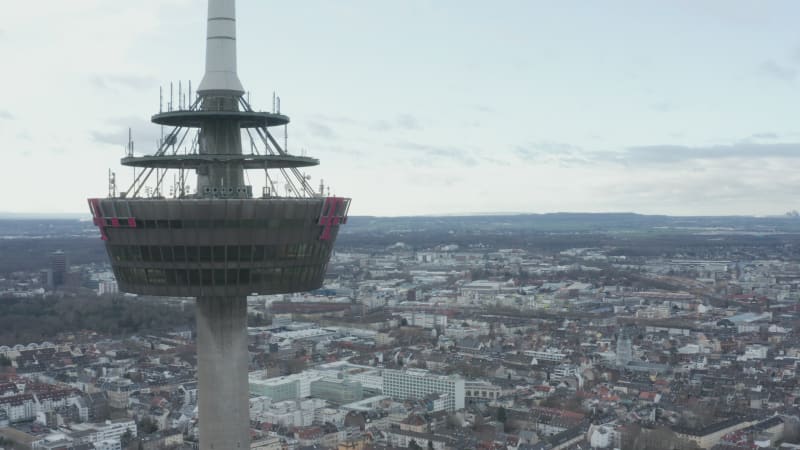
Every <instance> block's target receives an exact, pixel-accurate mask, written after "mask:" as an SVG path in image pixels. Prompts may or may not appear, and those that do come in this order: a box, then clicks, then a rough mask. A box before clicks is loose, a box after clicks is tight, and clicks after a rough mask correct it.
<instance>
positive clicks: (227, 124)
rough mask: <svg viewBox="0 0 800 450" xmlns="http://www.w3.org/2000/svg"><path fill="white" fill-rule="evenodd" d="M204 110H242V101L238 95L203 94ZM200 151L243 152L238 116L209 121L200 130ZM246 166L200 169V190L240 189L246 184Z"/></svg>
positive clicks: (224, 165)
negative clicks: (240, 106)
mask: <svg viewBox="0 0 800 450" xmlns="http://www.w3.org/2000/svg"><path fill="white" fill-rule="evenodd" d="M202 102H203V103H202V106H201V109H202V110H205V111H238V110H239V108H238V105H239V100H238V98H237V97H234V96H217V95H214V96H208V95H207V96H203V100H202ZM199 136H200V139H199V148H198V150H199V153H200V154H201V155H241V154H242V132H241V123H240V122H239V120H237V119H236V118H232V119H219V120H214V121H207V122H206V123H205V124H203V127H202V128H201V129H200V135H199ZM244 184H245V183H244V167H243V166H242V163H241V162H240V161H239V162H237V161H231V162H228V163H226V164H209V165H207V166H204V167H199V168H198V169H197V192H203V190H204V189H205V188H206V187H211V188H214V187H216V188H226V187H233V188H239V187H242V186H244Z"/></svg>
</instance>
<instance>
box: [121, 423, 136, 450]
mask: <svg viewBox="0 0 800 450" xmlns="http://www.w3.org/2000/svg"><path fill="white" fill-rule="evenodd" d="M119 440H120V443H121V444H122V448H128V445H129V444H130V443H131V440H133V433H131V430H130V428H129V429H127V430H125V433H123V434H122V436H120V438H119Z"/></svg>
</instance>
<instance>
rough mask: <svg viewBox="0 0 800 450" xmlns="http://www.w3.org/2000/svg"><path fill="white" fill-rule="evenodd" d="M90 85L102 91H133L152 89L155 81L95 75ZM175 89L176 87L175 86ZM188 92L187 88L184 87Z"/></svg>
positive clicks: (136, 76) (111, 75)
mask: <svg viewBox="0 0 800 450" xmlns="http://www.w3.org/2000/svg"><path fill="white" fill-rule="evenodd" d="M90 81H91V82H92V84H93V85H94V86H96V87H98V88H102V89H114V88H120V87H122V88H126V89H133V90H146V89H152V88H153V87H154V86H156V84H157V81H156V79H155V78H153V77H148V76H138V75H119V74H106V75H97V76H94V77H92V78H91V79H90ZM175 88H176V89H177V86H175ZM184 88H185V89H187V90H188V86H184Z"/></svg>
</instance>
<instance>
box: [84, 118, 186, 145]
mask: <svg viewBox="0 0 800 450" xmlns="http://www.w3.org/2000/svg"><path fill="white" fill-rule="evenodd" d="M129 128H130V130H131V133H132V137H133V142H134V146H135V151H136V153H137V154H152V153H154V152H155V151H156V149H157V148H156V146H157V144H158V141H159V140H160V139H161V130H160V128H159V126H157V125H153V124H152V123H150V122H148V121H146V120H144V119H140V118H132V117H119V118H115V119H111V120H109V126H107V127H106V128H104V129H102V130H96V131H92V132H91V133H90V134H91V137H92V139H93V140H94V141H95V142H98V143H100V144H107V145H113V146H116V147H118V148H123V147H125V144H126V143H127V142H128V129H129ZM187 139H188V138H187Z"/></svg>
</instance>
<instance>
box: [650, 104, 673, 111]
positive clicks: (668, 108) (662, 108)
mask: <svg viewBox="0 0 800 450" xmlns="http://www.w3.org/2000/svg"><path fill="white" fill-rule="evenodd" d="M650 109H652V110H653V111H658V112H670V111H672V110H673V109H675V107H674V106H673V105H672V104H671V103H667V102H658V103H653V104H652V105H650Z"/></svg>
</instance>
